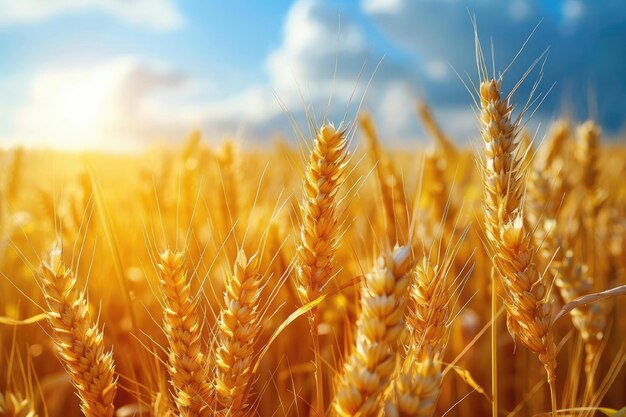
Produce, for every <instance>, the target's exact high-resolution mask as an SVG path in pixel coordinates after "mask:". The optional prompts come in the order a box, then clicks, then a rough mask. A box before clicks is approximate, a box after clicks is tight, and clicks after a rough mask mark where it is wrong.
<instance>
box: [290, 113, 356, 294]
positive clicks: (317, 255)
mask: <svg viewBox="0 0 626 417" xmlns="http://www.w3.org/2000/svg"><path fill="white" fill-rule="evenodd" d="M347 160H348V153H347V141H346V138H345V136H344V132H343V131H337V130H335V128H334V127H333V126H332V125H324V126H322V128H321V129H320V131H319V133H318V135H317V138H316V139H315V143H314V148H313V150H312V152H311V158H310V160H309V164H308V166H307V171H306V174H305V180H304V199H303V201H302V216H303V218H302V226H301V230H300V244H299V245H298V250H297V263H296V271H297V277H298V293H299V295H300V298H301V300H302V303H303V304H307V303H309V302H311V301H312V300H314V299H316V298H317V297H319V296H320V294H321V293H320V291H321V290H322V288H323V287H324V286H325V285H326V283H327V282H328V280H329V279H330V278H331V277H332V276H333V259H334V253H335V250H336V246H337V237H338V235H339V230H338V228H339V224H340V220H339V219H338V217H337V204H338V196H337V193H338V192H339V190H340V188H341V184H342V182H343V179H344V178H343V177H344V170H345V167H346V163H347Z"/></svg>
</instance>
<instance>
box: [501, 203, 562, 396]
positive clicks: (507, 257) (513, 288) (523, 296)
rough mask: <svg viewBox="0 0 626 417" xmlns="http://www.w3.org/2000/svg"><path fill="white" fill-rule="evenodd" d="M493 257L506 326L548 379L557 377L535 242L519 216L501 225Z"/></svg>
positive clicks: (554, 353)
mask: <svg viewBox="0 0 626 417" xmlns="http://www.w3.org/2000/svg"><path fill="white" fill-rule="evenodd" d="M501 239H502V240H501V241H500V242H499V243H498V252H497V255H496V259H495V264H496V266H497V269H498V272H499V274H500V276H501V280H502V283H503V287H504V292H505V294H504V295H505V296H504V305H505V306H506V310H507V313H508V315H507V327H508V329H509V331H510V332H511V334H512V335H513V336H515V337H516V339H517V340H519V341H520V342H521V343H522V345H524V346H525V347H526V348H528V349H529V350H530V351H532V352H534V353H536V354H537V355H538V357H539V360H540V361H541V363H542V364H543V366H544V368H545V369H546V374H547V377H548V382H549V383H550V384H553V383H554V381H555V378H556V346H555V344H554V339H553V336H552V333H551V311H550V304H549V303H548V302H547V301H546V297H547V290H546V286H545V284H544V283H543V279H542V276H541V274H540V273H539V271H538V270H537V266H536V264H535V260H534V251H535V249H534V245H533V244H532V236H530V235H529V234H528V233H527V232H526V230H525V227H524V222H523V219H522V217H521V215H520V216H518V217H516V218H514V219H513V220H512V221H511V222H509V223H508V224H505V225H503V226H502V234H501Z"/></svg>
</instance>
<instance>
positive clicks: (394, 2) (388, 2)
mask: <svg viewBox="0 0 626 417" xmlns="http://www.w3.org/2000/svg"><path fill="white" fill-rule="evenodd" d="M363 9H364V10H365V11H366V12H367V13H397V12H399V11H400V10H402V0H364V1H363Z"/></svg>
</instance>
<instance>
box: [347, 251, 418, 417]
mask: <svg viewBox="0 0 626 417" xmlns="http://www.w3.org/2000/svg"><path fill="white" fill-rule="evenodd" d="M413 259H414V258H413V254H412V251H411V248H410V247H409V246H400V247H395V248H394V249H393V251H391V252H389V253H387V254H384V255H382V256H380V257H379V258H378V260H377V262H376V265H375V266H374V269H373V271H371V272H369V273H368V274H367V275H366V276H365V279H364V281H363V286H362V289H361V315H360V317H359V319H358V321H357V324H356V337H355V342H354V343H355V346H354V351H353V352H352V353H351V354H350V356H349V357H348V359H347V360H346V363H345V364H344V367H343V372H342V373H341V376H340V380H339V382H338V386H337V389H336V391H335V393H336V394H335V409H336V410H337V413H339V415H341V416H355V415H360V416H364V417H365V416H374V415H377V413H378V412H379V410H380V407H381V402H382V394H383V392H384V391H385V390H386V389H387V387H388V385H389V383H390V381H391V378H392V375H393V373H394V371H395V368H396V359H397V355H396V352H397V343H398V340H399V338H400V336H401V335H402V333H403V331H404V329H405V323H404V311H405V307H406V302H407V294H406V292H407V289H408V287H409V285H410V281H411V274H410V273H411V270H412V268H413V265H414V260H413Z"/></svg>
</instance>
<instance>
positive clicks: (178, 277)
mask: <svg viewBox="0 0 626 417" xmlns="http://www.w3.org/2000/svg"><path fill="white" fill-rule="evenodd" d="M157 268H158V272H159V280H160V285H161V289H162V291H163V293H164V294H165V300H164V301H165V311H164V315H163V331H164V332H165V335H166V336H167V340H168V343H169V349H168V362H169V366H168V372H169V374H170V380H171V384H172V387H173V388H174V400H175V402H176V406H177V408H178V411H179V413H180V414H181V416H184V417H187V416H189V417H197V416H203V417H204V416H208V415H211V413H212V409H211V406H212V392H211V391H212V390H211V386H210V382H209V380H208V378H209V374H208V371H207V369H208V365H209V364H208V363H207V362H206V360H207V357H206V355H205V353H204V352H203V346H202V339H201V322H200V318H199V316H198V312H197V308H198V307H197V300H198V299H197V297H193V296H192V294H191V282H190V280H188V279H187V273H186V272H185V269H184V262H183V253H182V252H174V251H171V250H165V251H164V252H162V253H161V254H160V256H159V263H158V265H157Z"/></svg>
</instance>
